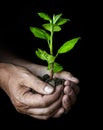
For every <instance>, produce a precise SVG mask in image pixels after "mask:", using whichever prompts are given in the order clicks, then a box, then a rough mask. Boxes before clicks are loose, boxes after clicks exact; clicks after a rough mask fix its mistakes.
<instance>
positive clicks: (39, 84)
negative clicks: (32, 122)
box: [0, 63, 64, 119]
mask: <svg viewBox="0 0 103 130" xmlns="http://www.w3.org/2000/svg"><path fill="white" fill-rule="evenodd" d="M0 77H2V78H0V85H1V87H2V89H3V90H4V91H5V92H6V93H7V94H8V96H9V98H10V100H11V102H12V103H13V105H14V107H15V109H16V110H17V111H18V112H20V113H23V114H27V115H29V116H32V117H34V118H37V119H48V118H50V117H53V116H54V114H55V113H57V112H58V110H59V109H60V108H61V103H62V98H63V86H57V87H56V90H55V92H53V88H52V87H51V86H50V85H48V84H47V83H45V82H43V81H41V80H40V79H38V78H37V77H36V76H34V75H33V74H32V73H31V72H30V71H28V70H27V69H26V68H24V67H20V66H15V65H12V64H5V63H3V64H2V63H1V64H0ZM63 112H64V110H63V109H61V110H60V111H59V113H58V116H60V115H61V114H62V113H63Z"/></svg>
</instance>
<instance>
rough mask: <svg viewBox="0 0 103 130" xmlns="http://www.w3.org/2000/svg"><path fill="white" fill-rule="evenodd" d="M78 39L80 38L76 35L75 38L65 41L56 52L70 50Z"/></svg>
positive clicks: (60, 52)
mask: <svg viewBox="0 0 103 130" xmlns="http://www.w3.org/2000/svg"><path fill="white" fill-rule="evenodd" d="M79 39H80V37H77V38H73V39H72V40H69V41H67V42H65V43H64V44H63V45H62V46H61V47H60V48H59V50H58V53H59V54H62V53H66V52H68V51H70V50H71V49H72V48H73V47H74V46H75V44H76V43H77V42H78V40H79Z"/></svg>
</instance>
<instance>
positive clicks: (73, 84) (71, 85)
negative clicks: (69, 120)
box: [28, 64, 79, 117]
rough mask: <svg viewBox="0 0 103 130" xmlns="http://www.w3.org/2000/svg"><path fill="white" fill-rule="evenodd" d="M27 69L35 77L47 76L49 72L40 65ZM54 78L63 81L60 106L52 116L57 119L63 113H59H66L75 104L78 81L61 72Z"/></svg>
mask: <svg viewBox="0 0 103 130" xmlns="http://www.w3.org/2000/svg"><path fill="white" fill-rule="evenodd" d="M28 69H29V70H30V71H31V72H32V73H33V74H35V75H38V76H43V75H44V74H46V73H47V74H49V71H48V70H47V68H46V67H45V66H42V65H34V64H31V65H29V66H28ZM54 77H57V78H60V79H64V80H65V82H64V89H63V93H64V94H63V98H62V106H61V107H60V109H59V110H58V111H57V113H55V114H54V117H59V116H60V113H63V112H61V111H64V113H67V112H68V111H69V110H70V109H71V107H72V105H73V104H75V102H76V98H77V97H76V96H77V94H78V93H79V86H78V83H79V79H78V78H76V77H74V76H73V75H72V74H71V73H70V72H67V71H62V72H60V73H56V74H54Z"/></svg>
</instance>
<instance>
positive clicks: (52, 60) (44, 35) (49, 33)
mask: <svg viewBox="0 0 103 130" xmlns="http://www.w3.org/2000/svg"><path fill="white" fill-rule="evenodd" d="M37 14H38V15H39V16H40V17H41V18H42V19H44V20H45V21H47V23H45V24H42V27H43V29H42V28H38V27H32V26H30V31H31V32H32V33H33V35H34V36H35V37H37V38H41V39H44V40H46V42H47V44H48V47H49V53H47V51H45V50H42V49H40V48H38V49H37V50H36V52H35V53H36V55H37V57H38V58H40V59H41V60H45V61H47V64H48V68H47V69H48V70H49V71H50V79H53V74H54V73H57V72H60V71H62V70H63V66H62V65H60V64H59V63H57V62H56V58H57V57H58V55H59V54H63V53H67V52H69V51H70V50H71V49H73V47H74V46H75V44H76V43H77V42H78V40H79V39H80V37H77V38H73V39H70V40H68V41H66V42H64V43H63V44H62V46H61V47H60V48H59V49H58V50H57V52H56V54H55V55H54V53H53V49H54V48H53V47H54V45H53V36H54V33H55V32H59V31H61V26H62V25H63V24H65V23H66V22H68V21H70V19H67V18H62V13H60V14H57V15H55V14H54V15H53V17H52V18H51V17H50V16H49V15H48V14H46V13H44V12H40V13H37Z"/></svg>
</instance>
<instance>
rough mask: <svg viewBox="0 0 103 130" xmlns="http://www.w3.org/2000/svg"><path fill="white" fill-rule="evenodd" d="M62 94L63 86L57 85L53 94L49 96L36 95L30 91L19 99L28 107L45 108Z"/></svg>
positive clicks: (25, 92)
mask: <svg viewBox="0 0 103 130" xmlns="http://www.w3.org/2000/svg"><path fill="white" fill-rule="evenodd" d="M62 92H63V86H62V85H59V86H57V87H56V89H55V92H54V93H53V94H50V95H44V96H43V95H41V94H38V93H32V92H30V91H25V88H24V93H23V94H22V97H21V98H20V99H21V100H22V102H23V103H24V104H26V105H28V106H30V107H47V106H49V105H50V104H52V103H53V102H55V101H56V100H57V99H59V98H60V96H61V93H62Z"/></svg>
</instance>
